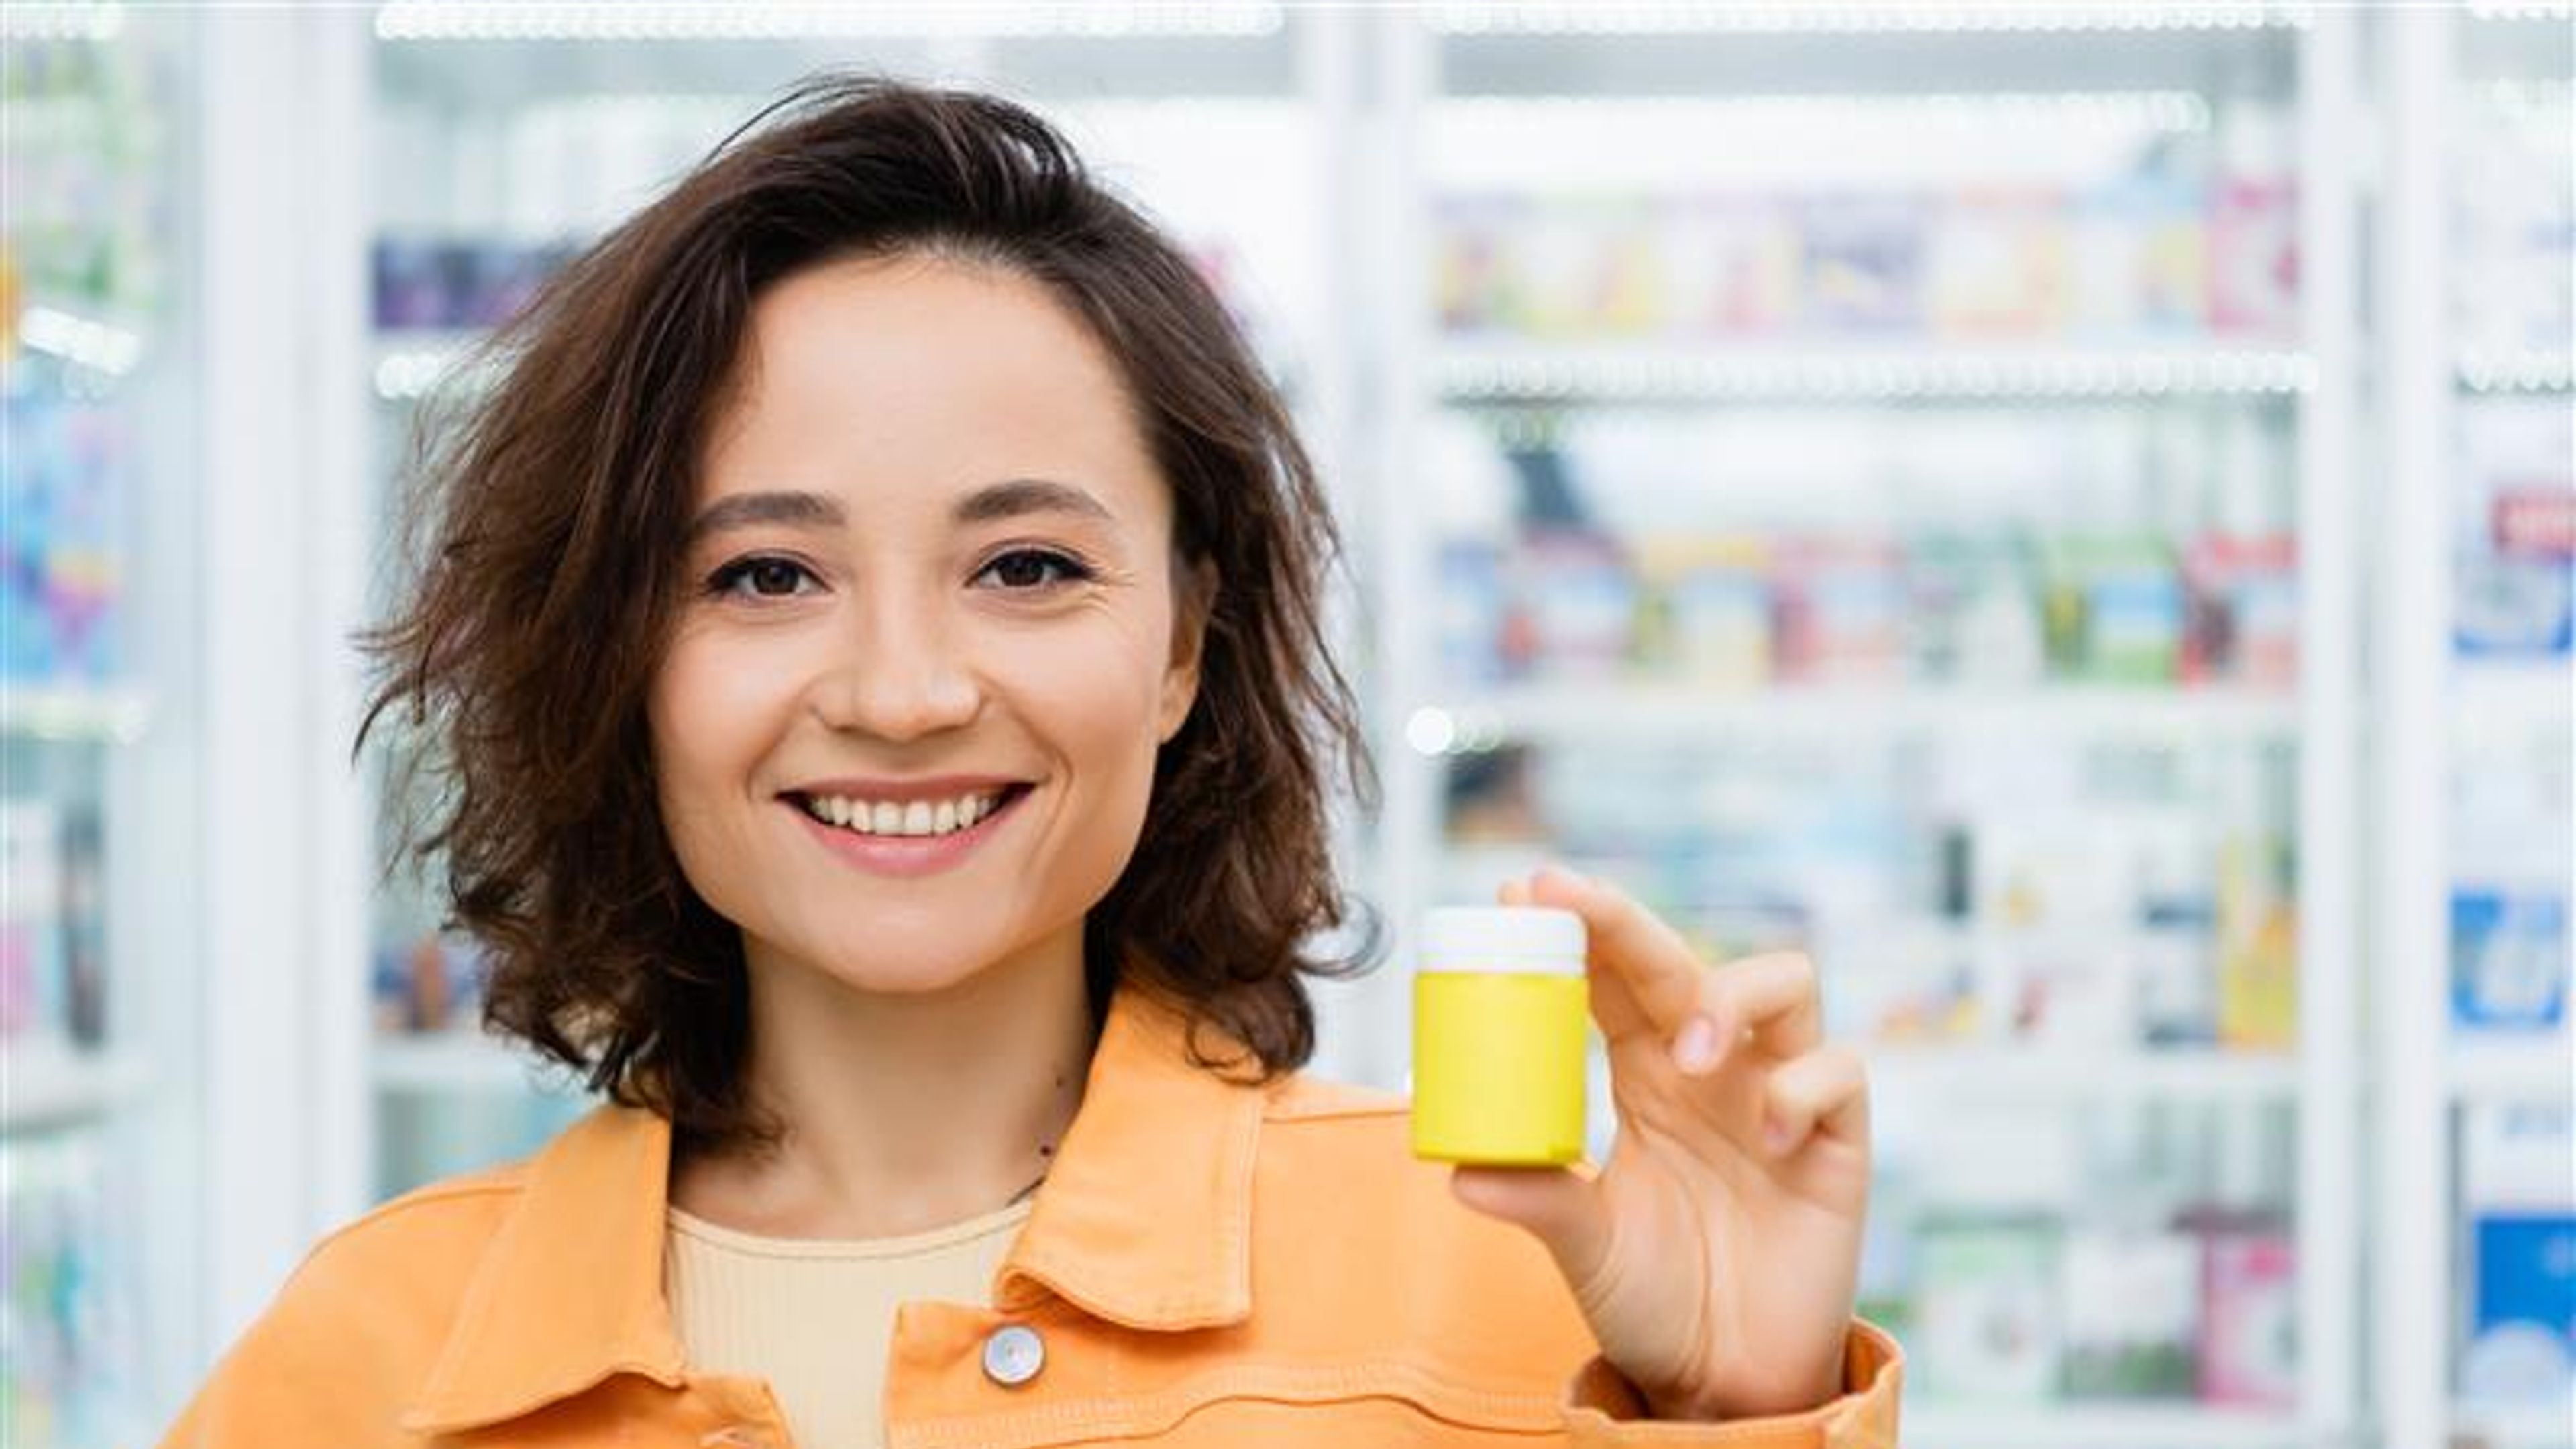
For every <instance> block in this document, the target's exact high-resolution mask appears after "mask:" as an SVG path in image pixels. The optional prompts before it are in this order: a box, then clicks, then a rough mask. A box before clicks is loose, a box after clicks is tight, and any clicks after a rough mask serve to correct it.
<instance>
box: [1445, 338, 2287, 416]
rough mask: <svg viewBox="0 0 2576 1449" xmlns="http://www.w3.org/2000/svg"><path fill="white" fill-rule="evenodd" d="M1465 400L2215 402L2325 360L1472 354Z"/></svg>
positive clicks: (1458, 359) (1461, 372) (1456, 394)
mask: <svg viewBox="0 0 2576 1449" xmlns="http://www.w3.org/2000/svg"><path fill="white" fill-rule="evenodd" d="M1440 373H1441V377H1440V381H1441V389H1442V391H1443V393H1444V394H1446V395H1447V396H1448V397H1450V398H1452V399H1454V400H1460V401H1479V400H1487V401H1505V402H1508V401H1525V400H1527V401H1537V400H1547V399H1560V398H1584V397H1606V398H1614V399H1630V400H1635V401H1643V402H1652V401H1658V400H1689V399H1695V398H1750V399H1763V398H1777V399H1816V400H1832V399H1836V398H1857V399H1882V400H1896V401H1902V400H1905V399H1909V398H2025V397H2050V398H2086V397H2159V396H2167V395H2174V396H2196V395H2206V394H2249V395H2283V396H2288V395H2296V394H2301V393H2306V392H2309V391H2311V390H2313V389H2314V388H2315V386H2316V382H2317V364H2316V359H2315V358H2313V357H2311V356H2310V355H2308V354H2307V353H2304V352H2252V351H2217V350H2211V351H2194V352H2134V353H2132V352H2080V351H2067V352H2045V351H2033V352H2029V353H2026V354H2015V353H1977V352H1956V353H1944V352H1939V351H1931V350H1927V351H1924V352H1921V353H1915V354H1890V355H1885V356H1871V355H1869V354H1867V353H1833V352H1814V353H1762V352H1744V353H1736V354H1714V355H1706V356H1688V355H1683V356H1658V355H1651V354H1649V355H1628V356H1622V355H1620V354H1619V353H1618V352H1616V351H1615V350H1604V351H1602V352H1600V353H1598V354H1595V355H1592V356H1589V357H1586V356H1582V355H1580V354H1576V355H1563V354H1557V355H1550V354H1538V353H1532V354H1528V355H1510V356H1479V355H1477V353H1476V352H1475V351H1474V350H1473V348H1472V347H1470V346H1462V347H1461V348H1460V349H1459V350H1458V351H1457V352H1456V353H1454V354H1453V355H1452V356H1451V357H1449V358H1447V359H1446V360H1444V362H1443V363H1442V366H1441V369H1440Z"/></svg>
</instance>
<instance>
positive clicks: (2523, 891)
mask: <svg viewBox="0 0 2576 1449" xmlns="http://www.w3.org/2000/svg"><path fill="white" fill-rule="evenodd" d="M2568 970H2569V962H2568V953H2567V892H2566V890H2565V888H2564V887H2563V886H2560V887H2556V888H2553V887H2551V886H2550V885H2549V884H2547V883H2545V882H2535V883H2532V884H2529V885H2526V886H2522V887H2513V886H2497V885H2459V884H2455V885H2453V886H2452V888H2451V1021H2452V1024H2453V1025H2455V1026H2459V1027H2463V1028H2467V1029H2469V1030H2473V1031H2550V1030H2554V1029H2556V1028H2558V1027H2560V1026H2563V1025H2564V1024H2565V1023H2566V1021H2567V993H2568Z"/></svg>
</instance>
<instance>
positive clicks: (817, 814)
mask: <svg viewBox="0 0 2576 1449" xmlns="http://www.w3.org/2000/svg"><path fill="white" fill-rule="evenodd" d="M941 788H942V789H946V788H949V787H948V786H946V785H944V784H943V785H942V786H941ZM1034 788H1035V787H1034V786H1032V785H1029V784H1027V783H1025V782H1020V783H1013V784H1009V785H1005V786H1002V787H1001V788H999V789H998V790H995V791H992V792H990V793H989V794H987V793H978V792H967V793H964V794H959V795H941V796H935V797H934V796H927V795H921V794H916V795H915V798H913V799H911V800H907V801H904V802H902V803H901V804H897V803H896V802H895V801H894V800H892V799H888V798H882V796H881V797H880V798H877V799H874V800H870V799H867V798H866V797H862V796H843V795H809V794H804V793H802V792H798V793H792V794H789V795H784V796H781V797H780V800H781V803H783V804H785V805H787V806H788V807H789V808H791V809H793V810H794V811H795V812H796V815H797V818H798V820H799V821H800V822H802V824H803V826H804V828H805V830H806V831H807V832H808V833H809V834H810V835H811V836H813V837H814V839H815V840H816V841H817V842H818V843H819V844H821V845H822V846H823V847H824V848H825V849H827V850H829V851H830V852H831V853H832V854H833V855H834V856H836V857H838V858H839V859H840V860H841V861H843V862H844V863H846V864H848V865H851V866H855V867H857V868H858V869H861V870H864V871H867V872H869V873H870V874H874V875H886V876H903V877H909V876H923V875H934V874H937V873H939V872H941V871H945V870H949V869H951V868H953V867H955V866H957V865H959V864H961V863H963V862H964V861H965V860H966V859H967V858H968V857H970V856H971V855H973V854H974V853H975V851H976V850H978V849H979V848H981V847H982V845H983V844H984V842H986V841H988V840H990V839H992V838H993V836H994V835H995V834H996V833H998V832H999V831H1001V830H1003V829H1004V828H1006V827H1007V826H1008V824H1009V822H1010V820H1011V819H1012V818H1013V816H1015V815H1016V814H1017V807H1018V805H1019V803H1020V801H1022V800H1024V799H1026V798H1027V797H1028V795H1029V793H1030V792H1031V790H1033V789H1034ZM934 800H935V801H936V803H934ZM961 800H962V801H966V802H968V803H967V804H966V805H965V806H964V807H963V808H962V809H961V806H960V803H959V802H960V801H961ZM862 805H864V806H865V808H866V812H867V819H868V824H867V827H866V828H864V829H862V828H860V827H859V825H858V823H857V822H858V818H859V810H860V808H861V806H862ZM967 815H971V816H972V817H973V818H971V819H968V818H964V817H965V816H967ZM835 817H840V822H839V823H836V820H835ZM881 820H883V821H889V822H891V825H892V828H890V829H887V830H882V831H881V830H878V829H877V828H876V825H877V823H878V822H879V821H881Z"/></svg>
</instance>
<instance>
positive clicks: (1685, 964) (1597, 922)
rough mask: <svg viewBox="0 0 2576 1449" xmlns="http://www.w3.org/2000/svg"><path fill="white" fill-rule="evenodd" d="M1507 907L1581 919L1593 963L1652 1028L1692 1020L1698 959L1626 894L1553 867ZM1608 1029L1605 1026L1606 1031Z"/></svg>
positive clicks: (1677, 1025)
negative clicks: (1549, 911) (1551, 911)
mask: <svg viewBox="0 0 2576 1449" xmlns="http://www.w3.org/2000/svg"><path fill="white" fill-rule="evenodd" d="M1509 903H1510V904H1515V905H1522V904H1525V905H1534V906H1555V907H1557V908H1559V909H1561V910H1568V911H1572V912H1574V913H1575V914H1576V915H1579V916H1581V917H1582V918H1583V929H1584V933H1585V936H1586V938H1587V946H1588V950H1589V954H1590V956H1591V958H1592V960H1593V961H1594V963H1596V964H1597V965H1600V966H1603V967H1606V968H1608V970H1609V971H1610V972H1611V973H1612V974H1613V975H1615V976H1617V977H1618V978H1619V981H1620V983H1621V984H1622V985H1624V986H1625V987H1626V988H1627V990H1628V994H1629V995H1630V996H1632V997H1634V998H1635V1000H1636V1003H1637V1007H1638V1009H1639V1010H1640V1011H1641V1012H1643V1013H1644V1015H1645V1017H1646V1021H1647V1024H1648V1025H1649V1026H1651V1027H1652V1028H1654V1029H1655V1030H1657V1031H1661V1032H1664V1033H1666V1034H1669V1033H1671V1032H1674V1031H1677V1030H1679V1029H1680V1028H1681V1025H1682V1023H1683V1022H1684V1021H1686V1020H1688V1019H1689V1017H1690V1015H1691V1010H1692V1008H1693V1007H1694V1006H1695V1005H1697V1003H1698V999H1699V986H1700V976H1701V974H1702V969H1701V966H1700V962H1699V956H1698V953H1696V952H1694V951H1692V950H1691V948H1690V943H1689V942H1687V941H1684V940H1683V939H1682V938H1681V936H1680V935H1679V934H1677V933H1676V932H1675V931H1674V930H1673V928H1672V927H1671V926H1668V925H1666V924H1665V923H1664V922H1663V920H1662V918H1660V917H1658V916H1657V915H1655V913H1654V912H1652V911H1649V910H1647V909H1646V908H1645V907H1643V906H1641V905H1639V904H1637V903H1636V902H1635V901H1634V900H1632V899H1630V898H1629V896H1628V894H1627V892H1625V891H1622V890H1620V889H1619V888H1618V887H1617V886H1614V885H1611V884H1609V883H1608V882H1606V881H1598V880H1594V879H1591V878H1590V877H1587V876H1579V875H1576V874H1574V873H1573V872H1571V871H1566V870H1560V869H1557V868H1556V867H1553V866H1551V867H1549V868H1548V869H1546V870H1542V871H1540V872H1539V873H1538V874H1537V875H1534V876H1532V877H1530V880H1529V883H1528V886H1527V895H1526V898H1525V899H1524V900H1522V901H1515V902H1509ZM1609 1025H1610V1024H1609V1023H1608V1022H1604V1023H1603V1027H1604V1029H1605V1031H1606V1030H1607V1029H1608V1027H1609Z"/></svg>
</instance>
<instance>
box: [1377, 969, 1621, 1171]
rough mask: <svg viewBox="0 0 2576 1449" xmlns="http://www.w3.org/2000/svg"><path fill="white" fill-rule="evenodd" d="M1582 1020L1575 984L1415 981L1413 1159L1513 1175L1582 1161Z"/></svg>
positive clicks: (1461, 977)
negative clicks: (1508, 1170) (1513, 1170)
mask: <svg viewBox="0 0 2576 1449" xmlns="http://www.w3.org/2000/svg"><path fill="white" fill-rule="evenodd" d="M1590 1020H1591V1016H1590V1012H1589V1010H1588V1008H1587V1006H1586V1003H1585V995H1584V980H1583V978H1582V977H1581V976H1540V975H1530V974H1526V973H1515V972H1506V971H1491V972H1480V971H1439V972H1428V973H1425V974H1423V975H1420V976H1417V977H1415V978H1414V981H1413V1153H1414V1155H1415V1156H1416V1157H1425V1158H1431V1159H1435V1160H1437V1161H1442V1162H1473V1163H1480V1164H1485V1165H1489V1166H1521V1167H1536V1166H1545V1165H1549V1164H1559V1163H1567V1162H1572V1161H1574V1160H1575V1159H1577V1158H1579V1157H1581V1156H1582V1155H1583V1075H1584V1073H1583V1065H1584V1043H1585V1037H1586V1031H1585V1029H1586V1027H1587V1026H1588V1024H1589V1023H1590Z"/></svg>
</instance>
